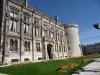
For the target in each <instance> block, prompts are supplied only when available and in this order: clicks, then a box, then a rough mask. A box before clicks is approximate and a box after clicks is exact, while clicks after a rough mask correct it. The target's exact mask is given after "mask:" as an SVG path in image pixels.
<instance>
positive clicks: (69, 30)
mask: <svg viewBox="0 0 100 75" xmlns="http://www.w3.org/2000/svg"><path fill="white" fill-rule="evenodd" d="M64 26H65V33H66V38H67V44H68V53H69V57H77V56H81V54H82V53H81V48H80V36H79V32H78V25H77V24H64Z"/></svg>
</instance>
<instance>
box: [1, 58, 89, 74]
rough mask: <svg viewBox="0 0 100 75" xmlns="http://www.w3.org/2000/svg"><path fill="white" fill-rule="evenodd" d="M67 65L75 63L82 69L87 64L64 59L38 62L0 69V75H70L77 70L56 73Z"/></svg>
mask: <svg viewBox="0 0 100 75" xmlns="http://www.w3.org/2000/svg"><path fill="white" fill-rule="evenodd" d="M69 63H77V64H78V65H79V67H83V66H84V65H86V64H88V63H81V62H80V61H78V60H72V59H66V60H53V61H46V62H38V63H32V64H27V65H20V66H9V67H4V68H0V73H5V74H9V75H70V74H69V73H72V72H74V71H76V70H77V69H73V70H72V71H68V72H56V69H57V68H59V67H61V66H64V65H67V64H69Z"/></svg>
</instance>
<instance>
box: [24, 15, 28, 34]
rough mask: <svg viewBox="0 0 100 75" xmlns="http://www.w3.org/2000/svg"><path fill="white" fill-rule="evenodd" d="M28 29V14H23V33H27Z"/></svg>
mask: <svg viewBox="0 0 100 75" xmlns="http://www.w3.org/2000/svg"><path fill="white" fill-rule="evenodd" d="M28 29H29V16H28V15H26V14H24V33H25V34H27V33H28V31H29V30H28Z"/></svg>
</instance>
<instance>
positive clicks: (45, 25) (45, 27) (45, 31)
mask: <svg viewBox="0 0 100 75" xmlns="http://www.w3.org/2000/svg"><path fill="white" fill-rule="evenodd" d="M47 34H48V33H47V24H46V23H44V36H47Z"/></svg>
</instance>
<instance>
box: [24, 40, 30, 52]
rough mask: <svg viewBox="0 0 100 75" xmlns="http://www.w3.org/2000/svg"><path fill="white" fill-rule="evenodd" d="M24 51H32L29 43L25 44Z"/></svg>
mask: <svg viewBox="0 0 100 75" xmlns="http://www.w3.org/2000/svg"><path fill="white" fill-rule="evenodd" d="M24 50H25V51H30V42H29V41H25V42H24Z"/></svg>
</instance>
